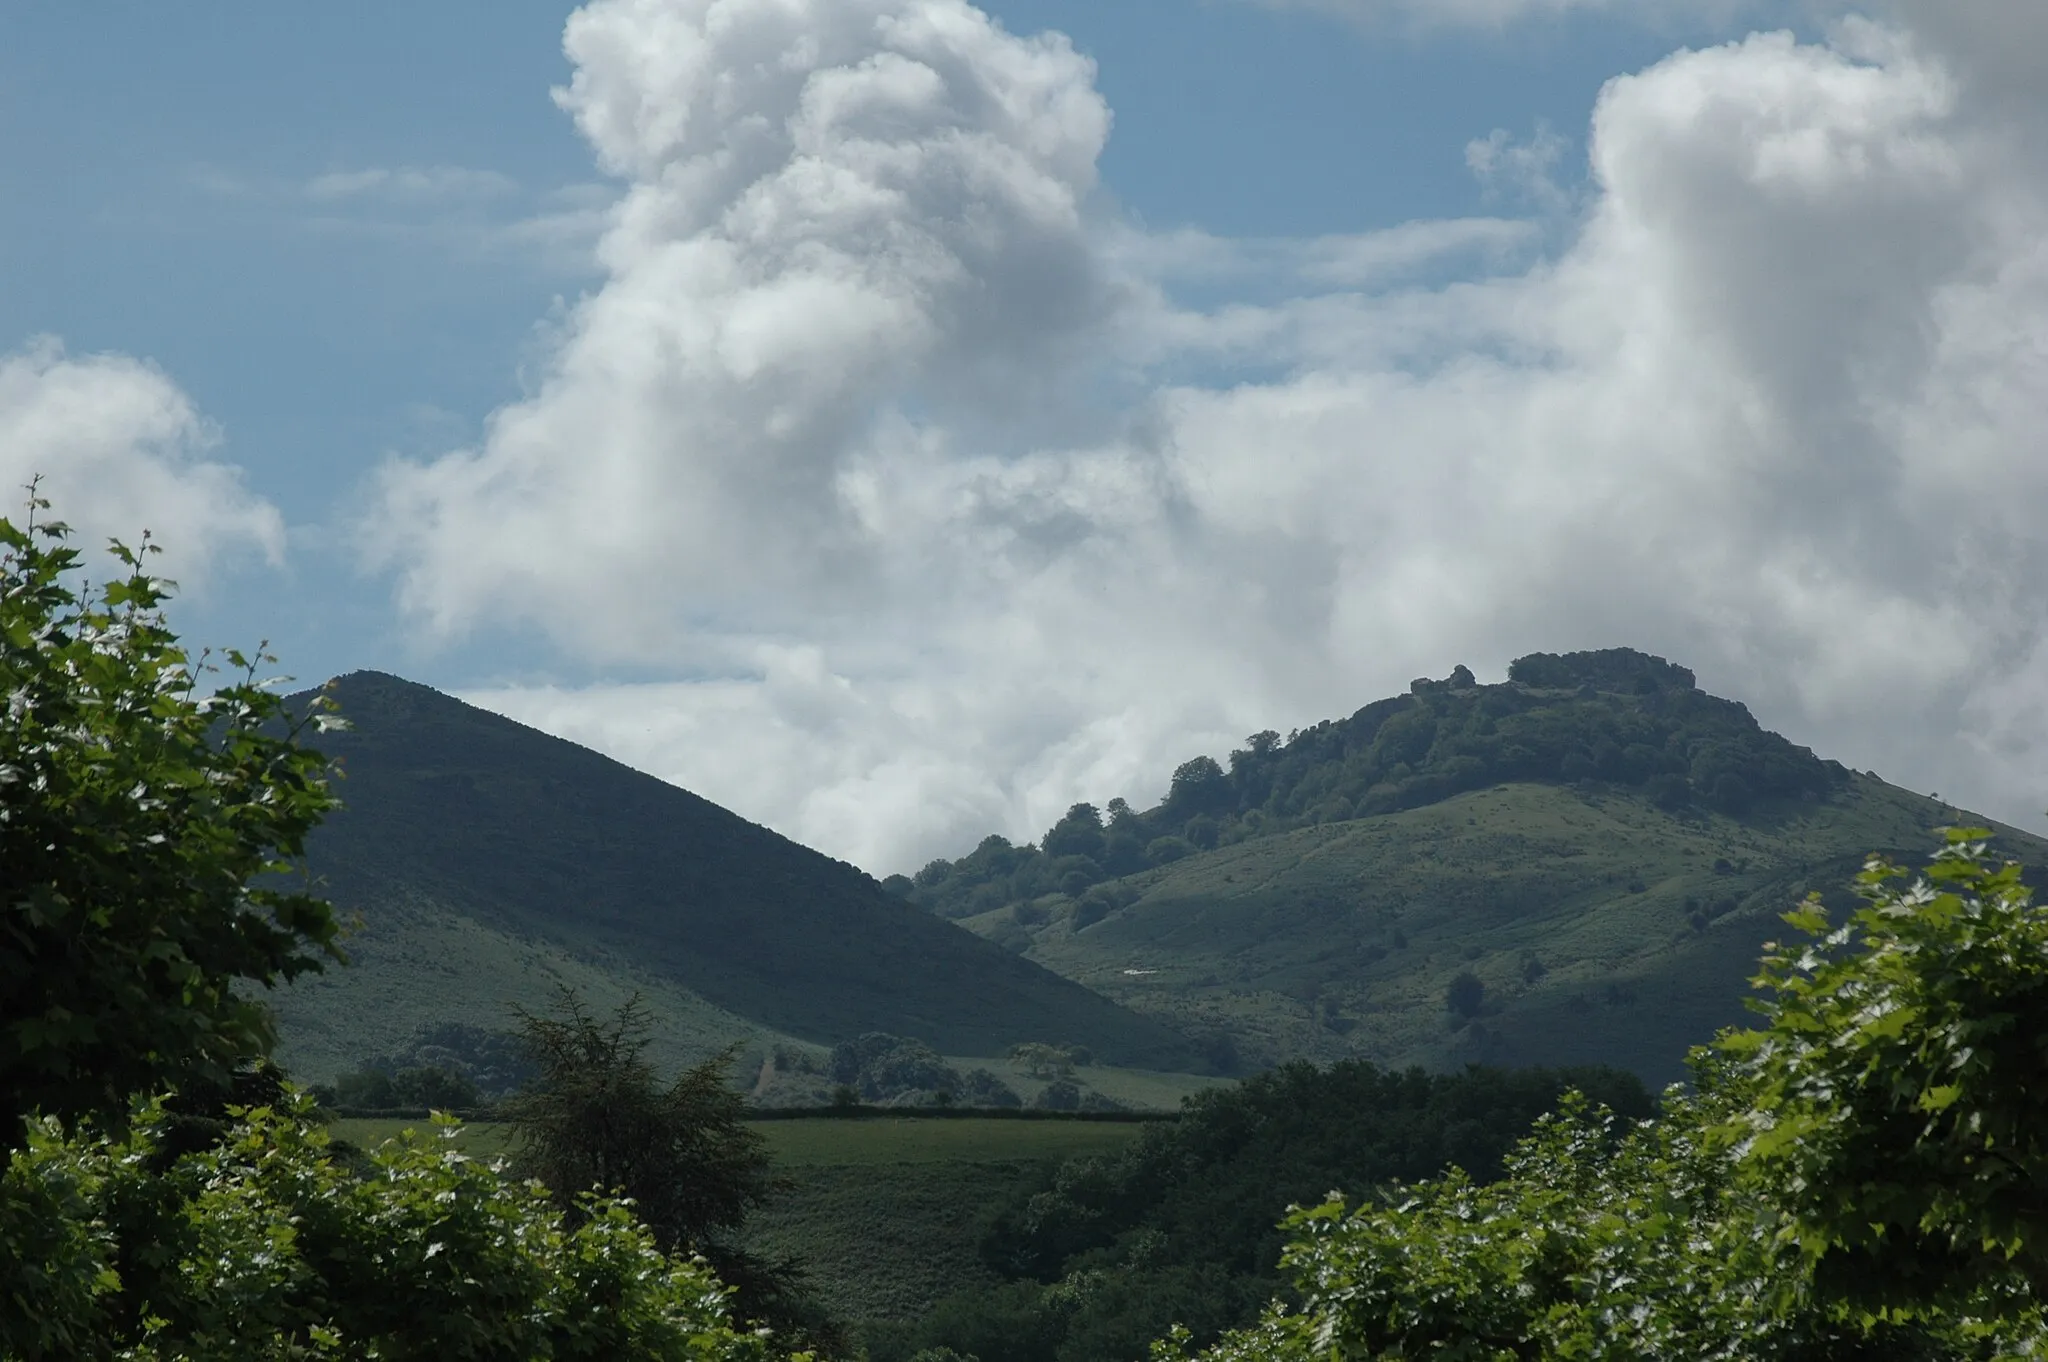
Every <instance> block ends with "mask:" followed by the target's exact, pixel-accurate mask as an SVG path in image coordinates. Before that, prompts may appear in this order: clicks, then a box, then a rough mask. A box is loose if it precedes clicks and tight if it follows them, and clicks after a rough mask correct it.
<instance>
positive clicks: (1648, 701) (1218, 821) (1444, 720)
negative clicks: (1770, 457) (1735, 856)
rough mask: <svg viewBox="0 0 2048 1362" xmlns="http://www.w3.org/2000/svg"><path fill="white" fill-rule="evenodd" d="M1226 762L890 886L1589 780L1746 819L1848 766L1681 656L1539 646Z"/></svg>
mask: <svg viewBox="0 0 2048 1362" xmlns="http://www.w3.org/2000/svg"><path fill="white" fill-rule="evenodd" d="M1229 763H1230V764H1229V766H1228V768H1226V767H1225V766H1224V765H1223V764H1222V763H1219V762H1218V761H1216V759H1215V758H1213V757H1207V756H1201V757H1195V758H1193V759H1192V760H1189V761H1186V762H1183V763H1182V764H1181V765H1180V767H1179V768H1178V769H1177V770H1175V771H1174V773H1173V780H1172V784H1171V785H1170V787H1169V788H1168V792H1167V795H1166V798H1165V799H1164V800H1162V801H1161V802H1160V803H1159V804H1158V805H1156V806H1155V807H1153V808H1150V809H1147V810H1145V811H1143V812H1139V811H1136V810H1134V809H1132V808H1131V807H1130V805H1129V804H1128V803H1126V802H1125V801H1124V800H1122V799H1112V800H1111V801H1109V804H1108V806H1107V811H1106V814H1105V812H1104V811H1103V810H1098V809H1097V808H1096V807H1095V806H1094V805H1092V804H1076V805H1074V806H1073V808H1071V809H1069V810H1068V811H1067V814H1066V816H1065V817H1064V818H1062V819H1061V820H1060V821H1059V822H1058V823H1056V824H1054V825H1053V826H1052V828H1050V829H1049V830H1048V831H1047V832H1046V834H1045V836H1044V837H1043V838H1042V839H1041V840H1040V841H1039V842H1038V843H1037V844H1036V845H1032V844H1026V845H1025V846H1021V847H1019V846H1013V845H1011V844H1010V843H1009V842H1008V841H1007V840H1005V839H1004V838H1002V837H999V836H992V837H989V838H987V839H985V840H984V841H983V842H982V843H981V845H980V846H979V847H977V848H976V849H975V850H974V851H973V852H972V853H970V854H969V855H967V856H964V857H962V858H961V859H960V860H958V861H951V862H949V861H944V860H938V861H933V862H931V863H930V864H929V865H926V866H925V867H924V868H923V869H922V870H920V871H919V872H918V873H917V874H916V876H915V877H912V878H908V879H906V878H904V877H902V876H892V877H891V879H890V881H889V885H890V887H891V888H892V889H894V890H895V891H896V892H898V893H900V894H902V895H904V896H905V897H906V898H909V899H910V900H911V901H913V902H915V903H918V904H920V905H922V906H924V907H925V908H927V909H929V910H930V911H932V912H934V913H937V914H939V915H940V916H942V917H950V918H963V917H970V916H973V915H975V914H979V913H984V912H987V911H989V910H990V909H993V908H999V907H1002V906H1003V905H1005V904H1008V903H1015V902H1019V901H1024V900H1030V899H1034V898H1037V897H1039V896H1041V895H1044V894H1049V893H1055V892H1058V893H1066V894H1069V895H1074V896H1076V897H1081V898H1083V899H1084V900H1085V899H1086V895H1087V891H1088V890H1089V889H1090V888H1091V887H1092V886H1096V885H1100V884H1103V883H1104V882H1106V881H1110V880H1115V879H1119V878H1122V877H1125V876H1129V875H1133V874H1136V873H1138V872H1140V871H1143V870H1147V869H1152V868H1156V867H1159V866H1163V865H1167V864H1170V863H1172V862H1174V861H1178V860H1180V859H1182V858H1184V857H1186V856H1189V855H1191V854H1194V853H1196V852H1202V851H1213V850H1215V849H1216V848H1217V847H1219V846H1230V845H1233V844H1235V843H1238V842H1242V841H1245V840H1247V839H1249V838H1254V837H1271V836H1278V835H1281V834H1284V833H1288V832H1292V831H1294V830H1295V829H1297V828H1302V827H1310V826H1316V825H1320V824H1326V823H1340V822H1344V821H1346V820H1348V819H1352V818H1360V817H1368V816H1371V815H1375V814H1390V813H1396V812H1399V811H1401V810H1404V809H1417V808H1422V807H1424V806H1427V805H1430V804H1435V803H1438V802H1440V801H1442V800H1445V799H1449V798H1450V797H1452V796H1453V795H1457V794H1461V793H1465V792H1467V791H1472V790H1481V789H1486V788H1488V787H1490V786H1493V785H1497V784H1502V783H1507V782H1520V781H1536V782H1546V783H1556V784H1577V783H1581V782H1585V783H1591V784H1598V785H1600V786H1602V787H1605V788H1611V789H1616V790H1628V791H1634V792H1637V793H1639V794H1640V795H1642V796H1643V797H1644V798H1646V799H1647V800H1648V801H1649V802H1650V803H1651V804H1653V805H1654V806H1656V807H1658V808H1660V809H1664V810H1666V811H1670V812H1678V811H1683V810H1686V809H1689V808H1697V809H1703V810H1708V809H1710V810H1713V811H1717V812H1720V813H1723V814H1727V815H1730V816H1733V817H1742V816H1744V815H1746V814H1748V813H1749V812H1751V810H1752V809H1754V808H1757V807H1759V806H1768V805H1773V804H1783V803H1785V802H1787V801H1792V802H1801V801H1803V802H1812V801H1815V800H1818V799H1823V798H1825V797H1826V796H1827V795H1828V794H1829V793H1830V792H1831V791H1833V790H1835V789H1837V788H1839V787H1840V786H1841V785H1842V783H1843V782H1844V781H1845V780H1846V779H1847V778H1848V774H1849V773H1848V771H1847V770H1846V769H1844V768H1843V767H1842V766H1841V765H1839V764H1838V763H1835V762H1830V761H1823V760H1822V759H1820V758H1819V757H1816V756H1815V755H1814V754H1813V753H1812V752H1811V751H1809V750H1808V749H1806V748H1804V747H1798V746H1795V745H1793V744H1792V743H1791V742H1788V741H1787V740H1786V739H1784V738H1782V737H1780V736H1779V735H1778V734H1776V733H1772V732H1770V731H1768V730H1766V729H1764V728H1762V727H1761V726H1760V725H1758V723H1757V722H1756V719H1755V718H1754V717H1753V716H1752V715H1751V714H1750V712H1749V710H1748V708H1747V707H1746V706H1744V705H1742V704H1740V703H1739V702H1737V701H1733V700H1723V699H1721V698H1719V697H1717V696H1713V695H1709V694H1707V693H1706V692H1704V691H1702V690H1700V689H1699V688H1698V686H1697V684H1696V683H1695V681H1694V678H1693V674H1692V672H1691V671H1690V670H1688V669H1687V668H1684V667H1680V666H1676V665H1674V664H1673V663H1670V662H1667V661H1665V660H1664V659H1663V658H1661V657H1653V656H1650V655H1649V654H1647V653H1640V652H1637V651H1635V650H1634V649H1631V648H1608V649H1603V650H1600V651H1597V652H1579V653H1564V654H1557V653H1531V654H1530V655H1528V656H1527V657H1521V658H1517V659H1515V661H1514V662H1513V663H1512V664H1511V665H1510V666H1509V668H1508V679H1507V680H1506V681H1505V682H1503V683H1501V684H1498V685H1480V684H1479V683H1478V681H1477V680H1476V679H1475V678H1474V676H1473V674H1472V672H1471V671H1470V670H1468V669H1467V668H1465V667H1464V666H1459V667H1457V668H1455V669H1453V670H1452V672H1451V674H1450V676H1449V677H1447V678H1445V679H1444V680H1441V681H1434V680H1428V679H1422V680H1417V681H1415V682H1412V683H1411V684H1410V686H1409V690H1408V694H1406V695H1397V696H1392V697H1389V698H1387V699H1384V700H1377V701H1374V702H1373V703H1372V704H1369V705H1367V706H1365V707H1364V708H1363V709H1361V710H1359V711H1358V712H1357V713H1355V714H1353V715H1352V716H1351V717H1350V718H1348V719H1337V720H1325V721H1323V722H1322V723H1319V724H1317V725H1315V726H1314V727H1313V728H1306V729H1301V730H1298V731H1296V732H1294V733H1291V734H1289V735H1288V736H1287V737H1286V738H1285V739H1284V740H1283V739H1282V738H1281V736H1280V735H1279V734H1278V733H1276V732H1271V731H1268V732H1264V733H1254V734H1253V735H1252V736H1251V737H1250V738H1248V739H1246V740H1245V746H1244V747H1243V748H1240V749H1239V750H1237V751H1235V752H1232V753H1231V754H1230V758H1229Z"/></svg>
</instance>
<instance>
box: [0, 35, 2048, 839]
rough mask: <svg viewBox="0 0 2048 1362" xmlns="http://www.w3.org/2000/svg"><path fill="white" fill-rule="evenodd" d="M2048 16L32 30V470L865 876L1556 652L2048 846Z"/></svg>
mask: <svg viewBox="0 0 2048 1362" xmlns="http://www.w3.org/2000/svg"><path fill="white" fill-rule="evenodd" d="M2044 74H2048V7H2044V6H2042V5H2040V4H2039V3H2038V0H1870V3H1868V4H1865V5H1862V6H1861V7H1855V6H1849V5H1845V4H1841V3H1837V2H1836V0H1776V2H1771V0H1754V2H1750V0H1118V3H1115V4H1104V3H1101V0H1085V2H1084V0H1014V2H1013V3H1001V2H1000V0H998V2H995V3H991V4H989V5H986V6H984V7H982V8H976V7H974V6H972V5H970V4H967V3H965V0H590V3H587V4H585V5H584V6H582V7H581V8H579V9H573V10H572V9H569V8H568V7H567V6H565V5H561V4H554V5H549V4H542V3H536V0H490V2H489V3H484V2H483V0H438V2H437V3H436V4H433V5H417V4H403V5H401V4H398V3H393V2H392V0H362V3H358V4H355V5H352V6H347V7H328V8H327V9H326V10H317V11H316V10H312V9H307V8H304V7H284V6H263V5H256V4H252V3H222V4H215V5H208V6H162V5H153V4H146V3H142V0H109V2H108V3H106V4H102V5H95V6H89V7H88V6H77V5H71V4H63V3H57V2H56V0H20V2H19V3H17V4H14V5H10V6H9V7H8V10H7V14H6V15H5V16H4V17H0V481H4V483H5V484H6V485H7V486H9V487H18V486H20V485H21V484H23V483H25V482H26V481H27V480H28V479H29V477H30V476H32V475H36V474H40V475H41V476H42V477H43V479H44V482H43V486H44V489H45V491H46V493H47V494H48V495H50V496H51V497H52V498H53V500H54V501H55V502H56V503H57V512H58V513H59V514H60V515H61V516H62V517H63V518H65V519H66V520H68V521H70V522H71V523H72V524H74V525H75V526H77V527H78V529H79V533H80V541H81V543H83V544H86V545H96V544H97V543H99V542H102V541H103V539H104V537H105V536H109V535H120V536H122V537H125V538H129V539H133V538H134V537H136V536H137V535H138V534H139V533H140V532H141V531H142V530H143V529H147V530H148V531H149V533H150V534H151V536H152V538H153V540H154V541H155V542H157V543H160V544H162V545H163V546H164V548H165V554H164V557H163V562H164V563H165V565H166V571H167V572H168V573H169V575H171V576H173V577H175V578H176V579H177V580H178V582H179V584H180V590H179V596H178V600H177V603H176V606H175V607H174V615H173V623H174V625H175V626H176V627H177V628H178V629H179V631H180V632H181V633H182V634H183V635H184V636H185V637H186V638H187V640H188V641H190V642H193V643H194V644H212V645H216V646H232V647H243V648H246V647H248V646H250V645H251V644H253V643H255V642H257V641H259V640H268V641H269V643H270V645H271V647H272V649H273V650H274V651H275V652H276V653H277V654H278V656H279V658H280V660H281V665H282V668H283V670H285V671H287V672H290V673H292V674H294V675H296V676H297V677H299V678H300V679H301V680H302V681H307V682H310V681H317V680H320V679H324V678H325V677H327V676H330V675H335V674H339V673H344V672H348V671H353V670H357V669H364V668H374V669H378V670H385V671H392V672H396V673H399V674H401V675H405V676H409V677H412V678H413V679H416V680H419V681H423V682H425V683H427V684H429V685H433V686H435V687H437V688H440V689H443V690H447V691H449V692H451V693H454V694H458V695H460V696H462V697H463V698H465V699H468V700H470V701H472V702H473V703H476V704H480V705H484V706H486V707H489V708H491V709H494V710H497V711H499V712H502V713H505V714H507V715H510V716H512V717H514V718H517V719H520V720H522V721H524V722H527V723H531V724H534V725H536V726H538V727H540V728H543V729H546V730H548V731H551V732H554V733H558V734H560V735H562V736H564V737H568V738H571V739H573V740H575V741H578V742H582V743H586V744H588V745H590V746H593V747H596V748H599V749H600V750H602V751H605V752H608V753H610V754H611V755H613V756H615V757H617V758H619V759H620V760H622V761H625V762H628V763H630V764H632V765H634V766H637V767H639V768H641V769H643V770H647V771H650V772H652V773H654V774H656V775H659V776H661V777H663V778H665V779H669V780H672V781H675V782H676V783H678V784H681V785H684V786H686V787H688V788H690V789H693V790H696V791H697V792H699V793H701V794H703V795H705V796H707V797H709V798H712V799H714V800H717V801H718V802H720V803H723V804H725V805H727V806H728V807H730V808H732V809H734V810H736V811H738V812H740V813H742V814H744V815H745V816H747V817H749V818H752V819H755V820H758V821H760V822H763V823H766V824H767V825H769V826H771V827H773V828H775V829H776V830H778V831H780V832H783V833H785V834H787V835H789V836H791V837H794V838H796V839H798V840H800V841H803V842H805V843H808V844H810V845H812V846H815V847H817V848H819V849H821V850H824V851H826V852H828V853H830V854H832V855H834V856H838V857H842V858H845V859H848V860H850V861H853V862H854V863H856V864H858V865H860V866H862V867H863V868H865V869H868V870H870V871H872V872H874V873H876V874H888V873H890V872H894V871H907V870H914V869H915V868H916V867H917V866H918V865H920V864H922V863H923V862H924V861H925V860H927V859H929V858H931V857H933V856H939V855H946V856H952V855H959V854H962V853H964V852H965V851H967V850H969V849H971V848H972V847H973V846H974V844H975V843H976V842H977V841H979V840H980V838H981V837H982V836H983V835H985V834H986V833H988V832H991V831H999V832H1002V833H1005V834H1006V835H1008V836H1011V837H1013V838H1016V839H1018V840H1023V839H1025V838H1030V837H1034V836H1036V835H1037V834H1038V833H1039V832H1041V831H1042V830H1043V829H1044V828H1046V827H1047V826H1049V825H1050V824H1051V823H1052V822H1053V821H1054V820H1056V819H1057V818H1058V817H1059V815H1060V814H1061V813H1062V812H1063V811H1064V810H1065V809H1066V807H1067V806H1068V805H1069V804H1071V803H1073V802H1075V801H1077V800H1089V801H1092V802H1095V803H1098V804H1100V803H1104V802H1106V801H1107V800H1108V799H1109V798H1111V797H1113V796H1118V795H1121V796H1123V797H1125V798H1127V799H1130V800H1131V801H1132V802H1133V803H1134V804H1137V805H1139V806H1140V807H1143V806H1145V805H1147V804H1150V803H1151V802H1153V801H1154V800H1156V799H1157V798H1158V797H1159V796H1160V795H1162V794H1163V793H1164V791H1165V787H1166V784H1167V780H1168V777H1169V775H1170V773H1171V771H1172V769H1173V768H1174V766H1175V765H1177V764H1178V763H1179V762H1181V761H1183V760H1185V759H1186V758H1188V757H1190V756H1193V755H1196V754H1198V753H1203V752H1207V753H1210V754H1212V755H1216V756H1219V757H1220V756H1222V755H1223V754H1225V753H1226V752H1228V751H1229V750H1230V748H1231V747H1232V746H1234V745H1239V744H1241V743H1242V740H1243V738H1244V736H1245V735H1247V734H1249V733H1252V732H1255V731H1258V730H1262V729H1268V728H1271V729H1277V730H1280V731H1282V732H1286V731H1288V730H1289V729H1291V728H1294V727H1297V726H1306V725H1308V724H1312V723H1314V722H1316V721H1317V720H1319V719H1323V718H1329V717H1338V716H1342V715H1344V714H1348V713H1350V712H1351V711H1352V710H1354V709H1356V708H1358V707H1359V706H1360V705H1363V704H1365V703H1367V702H1368V701H1371V700H1373V699H1376V698H1379V697H1381V696H1383V695H1387V694H1392V693H1396V692H1398V691H1401V690H1403V689H1405V688H1406V686H1407V684H1408V681H1409V680H1410V679H1411V678H1414V677H1418V676H1435V677H1441V676H1444V675H1447V674H1448V673H1449V672H1450V670H1451V668H1452V667H1453V666H1454V665H1457V664H1460V663H1463V664H1465V665H1468V666H1470V667H1471V668H1472V669H1473V670H1474V671H1475V672H1477V673H1478V674H1479V676H1480V678H1481V679H1482V680H1492V679H1498V678H1500V677H1501V676H1502V675H1504V673H1505V669H1506V666H1507V663H1508V662H1509V661H1510V660H1511V659H1512V658H1514V657H1517V656H1520V655H1521V654H1523V653H1527V652H1532V651H1538V650H1541V651H1552V652H1555V651H1567V650H1571V649H1578V648H1591V647H1610V646H1617V645H1625V646H1631V647H1636V648H1640V649H1643V650H1645V651H1649V652H1654V653H1658V654H1661V655H1663V656H1666V657H1669V658H1671V659H1672V660H1674V661H1677V662H1681V663H1683V664H1684V665H1687V666H1690V667H1692V668H1693V669H1694V670H1695V671H1696V672H1697V673H1698V675H1699V678H1700V681H1701V684H1702V685H1703V686H1705V687H1706V688H1707V689H1709V690H1712V691H1714V692H1716V693H1718V694H1722V695H1727V696H1731V697H1733V698H1737V699H1740V700H1743V701H1745V702H1746V703H1748V704H1749V706H1750V707H1751V709H1752V711H1753V712H1754V713H1755V714H1756V715H1757V717H1758V718H1759V720H1760V721H1762V722H1763V723H1765V724H1766V725H1767V726H1769V727H1772V728H1776V729H1778V730H1779V731H1781V732H1784V733H1785V734H1787V735H1788V736H1790V737H1791V738H1793V739H1794V740H1795V741H1797V742H1801V743H1804V744H1807V745H1810V746H1812V747H1813V748H1815V749H1816V750H1817V751H1819V752H1820V753H1822V754H1823V755H1825V756H1830V757H1833V758H1835V759H1838V760H1840V761H1843V762H1845V763H1846V764H1848V765H1850V766H1853V767H1855V768H1857V769H1866V770H1874V771H1876V772H1878V773H1879V774H1881V775H1883V776H1884V777H1886V778H1887V779H1890V780H1893V781H1895V782H1897V783H1900V784H1903V785H1905V786H1907V787H1909V788H1912V789H1916V790H1919V791H1921V792H1923V793H1937V792H1938V793H1939V794H1941V795H1942V796H1943V797H1944V798H1946V799H1948V800H1950V801H1953V802H1957V803H1960V804H1963V805H1964V806H1966V807H1971V808H1975V809H1977V810H1979V811H1982V812H1984V813H1986V814H1989V815H1991V816H1993V817H1997V818H2002V819H2006V820H2008V821H2011V822H2015V823H2019V824H2022V825H2024V826H2028V827H2031V828H2036V829H2041V828H2044V827H2048V815H2044V813H2043V811H2044V810H2048V779H2044V774H2043V773H2044V757H2048V597H2044V593H2043V592H2042V590H2041V589H2040V587H2041V584H2042V583H2043V582H2044V581H2048V448H2044V441H2043V437H2042V434H2041V433H2042V432H2044V431H2048V151H2044V148H2048V79H2044V78H2043V77H2044Z"/></svg>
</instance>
